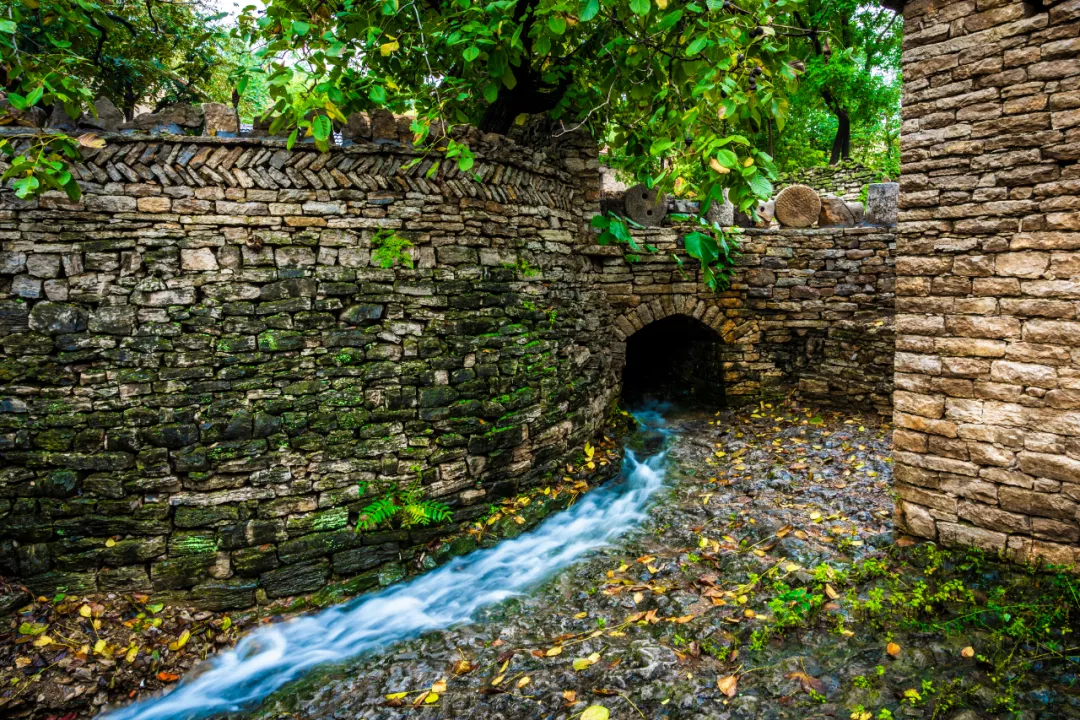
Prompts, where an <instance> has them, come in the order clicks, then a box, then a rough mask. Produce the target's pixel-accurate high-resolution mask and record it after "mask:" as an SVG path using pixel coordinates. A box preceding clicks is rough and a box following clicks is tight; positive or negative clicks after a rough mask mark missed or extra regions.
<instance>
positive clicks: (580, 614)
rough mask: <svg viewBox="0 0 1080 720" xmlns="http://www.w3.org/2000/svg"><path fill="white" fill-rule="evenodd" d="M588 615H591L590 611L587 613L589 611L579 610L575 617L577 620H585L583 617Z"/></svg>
mask: <svg viewBox="0 0 1080 720" xmlns="http://www.w3.org/2000/svg"><path fill="white" fill-rule="evenodd" d="M587 617H589V613H587V612H579V613H577V614H576V615H574V619H576V620H583V619H585V618H587Z"/></svg>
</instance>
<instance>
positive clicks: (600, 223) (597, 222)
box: [589, 215, 611, 230]
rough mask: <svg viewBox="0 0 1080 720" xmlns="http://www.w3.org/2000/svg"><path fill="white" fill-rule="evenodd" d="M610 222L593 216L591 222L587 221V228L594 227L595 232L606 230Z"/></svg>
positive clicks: (601, 216)
mask: <svg viewBox="0 0 1080 720" xmlns="http://www.w3.org/2000/svg"><path fill="white" fill-rule="evenodd" d="M610 224H611V221H610V220H608V219H607V218H606V217H604V216H603V215H593V217H592V220H590V221H589V226H590V227H594V228H596V229H597V230H607V229H608V225H610Z"/></svg>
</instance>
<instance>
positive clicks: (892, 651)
mask: <svg viewBox="0 0 1080 720" xmlns="http://www.w3.org/2000/svg"><path fill="white" fill-rule="evenodd" d="M885 652H887V653H889V655H890V656H892V657H896V656H897V655H899V654H900V646H899V645H897V644H896V643H894V642H891V643H889V644H888V645H886V646H885Z"/></svg>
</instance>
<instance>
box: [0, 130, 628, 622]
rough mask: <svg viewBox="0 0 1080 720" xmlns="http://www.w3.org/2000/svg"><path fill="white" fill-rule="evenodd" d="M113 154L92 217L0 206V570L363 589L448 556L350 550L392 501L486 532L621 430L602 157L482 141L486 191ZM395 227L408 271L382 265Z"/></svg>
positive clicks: (96, 185) (419, 173)
mask: <svg viewBox="0 0 1080 720" xmlns="http://www.w3.org/2000/svg"><path fill="white" fill-rule="evenodd" d="M107 140H108V142H107V144H106V146H105V147H104V148H102V149H101V150H98V151H96V152H95V151H90V152H88V153H87V157H86V160H85V162H83V163H81V164H79V165H78V166H77V167H76V168H75V173H76V175H77V177H78V178H79V180H80V182H81V184H82V187H83V191H84V195H83V198H82V199H81V200H80V201H79V202H71V201H69V200H68V199H66V198H65V197H61V196H58V195H57V194H54V193H49V194H47V195H45V196H43V197H42V198H41V199H40V200H38V201H36V202H33V203H24V202H21V201H18V200H16V199H15V198H14V197H13V196H12V195H11V194H10V193H5V194H4V195H3V197H2V203H3V205H2V210H0V244H2V248H0V294H2V297H3V298H4V299H3V300H0V317H2V321H0V336H2V337H0V347H2V348H3V353H2V355H0V367H2V371H0V372H2V374H3V378H4V380H3V382H4V388H3V392H2V393H0V394H2V395H3V399H2V400H0V425H2V430H0V456H2V468H0V573H3V574H4V575H9V576H10V575H15V576H17V577H19V578H20V580H21V581H23V582H25V583H26V584H27V585H28V586H29V587H30V588H31V589H32V590H34V591H35V592H37V593H42V592H49V591H51V590H54V589H56V588H57V587H64V588H67V589H68V591H70V592H86V591H92V590H100V591H126V590H147V589H153V590H155V591H158V592H159V593H161V594H162V596H165V597H168V596H176V597H182V598H184V599H187V600H191V601H193V602H196V603H199V604H204V605H211V606H217V607H243V606H248V605H251V604H252V603H253V602H254V601H255V599H256V597H263V596H264V595H265V596H268V597H280V596H286V595H292V594H296V593H301V592H307V591H312V590H316V589H318V588H320V587H322V586H323V585H324V584H325V583H326V582H327V581H328V580H329V579H331V578H333V577H349V576H358V580H357V581H356V582H354V583H353V585H352V586H351V588H352V589H354V590H358V589H364V588H365V587H370V586H373V585H375V584H378V583H380V582H388V581H390V580H392V579H393V578H395V577H398V576H400V575H401V573H402V572H403V563H406V562H409V561H410V560H411V559H412V558H415V557H418V551H417V550H416V548H417V547H419V546H421V545H423V544H424V543H426V542H428V541H429V540H431V539H432V538H433V537H435V536H437V534H438V533H440V532H443V530H442V529H440V528H434V529H432V528H421V529H415V530H412V531H406V530H395V531H386V532H370V533H356V532H354V531H353V529H352V526H353V525H354V523H355V519H356V516H357V513H358V510H359V509H360V507H362V506H363V505H364V504H366V502H368V501H370V499H371V498H372V497H374V496H375V495H377V494H378V493H379V491H380V486H381V485H382V484H396V485H403V484H406V483H409V482H412V481H414V480H418V481H419V482H421V483H422V484H423V486H424V487H425V490H426V491H427V493H428V494H429V496H431V497H434V498H437V499H439V500H441V501H444V502H447V503H449V504H450V505H451V506H452V508H453V510H454V512H455V519H456V520H467V519H469V518H470V517H474V516H475V515H477V514H478V513H482V512H484V511H485V509H486V507H487V504H488V503H490V502H493V501H497V500H498V499H499V498H502V497H505V496H507V495H510V494H511V493H514V492H516V491H518V490H520V489H522V488H525V487H528V486H529V485H532V484H536V483H542V482H546V481H548V480H550V478H551V477H552V476H553V473H555V472H556V471H557V469H558V468H559V467H560V466H561V465H562V464H563V463H564V462H565V461H566V459H567V457H568V456H570V455H571V453H572V452H576V451H577V450H578V449H579V448H580V446H581V445H583V444H584V441H585V440H586V439H588V438H589V437H591V436H592V434H593V433H594V432H595V430H596V428H597V427H598V426H599V424H600V423H601V422H602V421H603V419H604V417H605V414H606V412H607V409H608V405H609V404H610V399H611V393H612V391H611V390H610V385H608V384H606V383H607V381H608V380H607V379H608V378H610V377H611V375H612V371H611V370H610V368H608V367H606V366H605V364H604V362H605V361H604V359H605V358H606V354H605V353H604V352H603V349H604V348H603V342H604V334H603V333H602V332H599V331H600V330H601V325H600V320H599V316H598V315H597V314H596V313H595V312H593V311H592V308H593V307H594V305H592V304H591V303H590V302H589V299H590V298H592V297H593V296H595V295H596V292H595V291H594V290H593V289H592V288H591V286H590V284H589V283H588V281H587V280H588V277H587V274H585V273H583V272H582V269H583V268H587V265H588V261H587V260H585V259H584V258H582V257H581V256H580V255H577V254H576V252H575V248H576V246H577V245H578V243H580V242H582V241H583V239H584V237H585V233H584V219H586V218H589V217H591V216H592V214H593V212H594V210H593V208H595V207H596V197H597V195H598V183H599V180H598V173H597V161H596V152H595V150H589V149H588V148H587V147H586V148H585V149H577V148H575V147H574V146H573V145H572V144H567V145H565V146H563V147H561V148H560V149H559V151H558V152H557V153H554V154H550V155H549V154H546V153H541V152H534V151H530V150H527V149H525V148H521V147H519V146H516V145H515V144H513V143H511V142H509V141H500V142H499V143H496V144H489V145H486V146H485V145H480V146H478V147H477V148H476V151H477V161H476V165H475V166H474V168H473V172H474V173H476V174H477V175H479V176H480V177H481V178H482V179H483V180H484V182H482V183H478V182H475V181H474V180H473V179H471V178H470V177H466V176H464V175H462V174H460V173H458V172H457V170H456V169H455V168H454V167H452V166H450V165H445V166H443V167H442V168H441V169H440V171H439V172H438V173H437V174H436V175H435V176H433V177H431V178H428V177H426V174H427V171H428V169H429V168H430V166H431V163H432V162H433V158H430V157H429V158H425V159H424V160H423V161H422V162H421V163H420V164H418V165H416V166H415V167H413V168H412V169H410V170H403V169H402V166H403V165H404V164H405V163H406V162H407V161H409V160H411V159H412V158H413V157H415V156H416V155H417V153H418V152H420V151H418V150H414V149H410V148H407V147H404V146H400V145H391V144H381V145H378V144H370V143H357V144H354V145H352V146H350V147H348V148H342V149H335V150H333V151H332V152H329V153H325V154H320V153H318V152H316V151H315V150H314V148H310V147H306V148H305V147H298V148H295V149H293V150H292V151H289V150H286V149H285V147H284V141H280V140H276V139H251V138H237V139H226V138H201V137H200V138H194V137H162V136H126V135H125V136H118V137H108V138H107ZM552 157H554V158H557V159H556V160H552V159H551V158H552ZM383 228H388V229H392V230H394V231H395V232H397V233H399V234H400V235H401V236H403V237H405V238H407V239H409V240H410V241H411V242H412V243H413V248H412V249H411V251H410V252H411V254H412V258H413V261H414V263H415V265H416V267H415V269H411V270H410V269H407V268H404V267H401V266H400V265H398V266H396V267H393V268H390V269H384V268H381V267H377V266H376V265H375V263H374V261H373V260H372V257H371V254H372V238H373V236H374V234H375V232H376V231H377V230H380V229H383ZM605 388H609V390H608V392H605V391H604V389H605ZM365 485H366V486H368V487H369V488H370V490H369V491H368V495H367V497H361V496H360V494H359V488H360V487H362V486H365ZM257 593H258V594H257Z"/></svg>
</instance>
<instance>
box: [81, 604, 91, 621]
mask: <svg viewBox="0 0 1080 720" xmlns="http://www.w3.org/2000/svg"><path fill="white" fill-rule="evenodd" d="M79 615H82V616H83V617H84V618H88V617H90V606H89V605H83V606H82V607H81V608H79Z"/></svg>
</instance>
